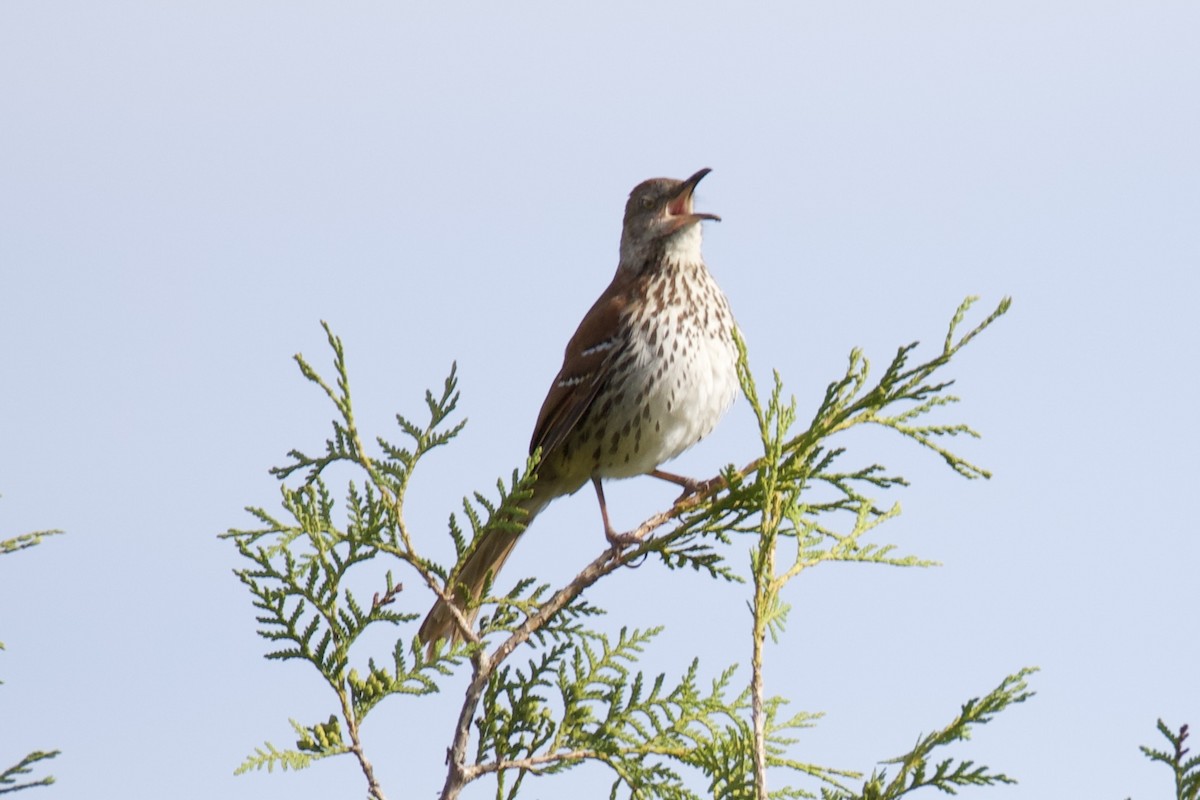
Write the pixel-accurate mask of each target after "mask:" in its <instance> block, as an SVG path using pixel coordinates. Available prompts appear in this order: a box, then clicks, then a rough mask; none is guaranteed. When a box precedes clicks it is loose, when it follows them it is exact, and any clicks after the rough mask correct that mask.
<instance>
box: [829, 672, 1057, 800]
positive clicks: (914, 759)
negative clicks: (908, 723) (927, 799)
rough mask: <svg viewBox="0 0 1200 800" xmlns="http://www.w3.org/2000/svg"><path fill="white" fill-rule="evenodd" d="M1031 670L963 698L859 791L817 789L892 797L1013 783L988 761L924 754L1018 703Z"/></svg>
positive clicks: (858, 797) (844, 797)
mask: <svg viewBox="0 0 1200 800" xmlns="http://www.w3.org/2000/svg"><path fill="white" fill-rule="evenodd" d="M1036 671H1037V670H1036V669H1035V668H1028V667H1027V668H1025V669H1022V670H1020V671H1018V672H1017V673H1015V674H1013V675H1009V676H1008V677H1006V678H1005V679H1004V680H1003V681H1001V682H1000V685H999V686H997V687H996V688H995V689H993V690H992V691H991V692H989V693H988V694H987V695H985V696H984V697H982V698H974V699H971V700H968V701H967V702H966V703H965V704H964V705H963V706H962V710H961V711H960V712H959V714H958V716H956V717H955V718H954V719H953V720H952V721H951V722H950V723H949V724H948V725H946V726H945V727H944V728H942V729H940V730H937V731H934V732H933V733H930V734H926V735H925V736H922V737H920V738H919V739H918V740H917V744H916V745H915V746H914V747H913V749H912V750H910V751H909V752H908V753H906V754H904V755H902V756H900V757H898V758H894V759H891V760H890V761H886V762H884V763H886V764H897V765H899V769H898V770H897V772H896V775H895V776H894V777H893V778H892V779H891V780H890V781H889V780H888V779H887V772H886V770H878V771H876V772H874V773H873V774H872V775H871V777H870V778H869V779H868V780H867V782H866V783H865V784H864V785H863V790H862V792H861V793H859V794H853V793H851V792H848V791H841V790H838V791H831V792H829V793H827V794H826V793H825V792H823V795H825V796H827V797H829V798H831V799H834V798H835V799H836V800H894V799H895V798H899V797H902V796H904V795H906V794H908V793H909V792H912V791H915V790H917V789H921V788H924V787H934V788H936V789H940V790H941V791H943V792H946V793H947V794H956V793H957V791H956V790H957V788H959V787H963V786H991V785H994V784H997V783H1016V781H1015V780H1013V779H1012V778H1010V777H1008V776H1007V775H1005V774H1003V773H993V772H991V771H989V768H988V767H986V766H982V765H979V766H977V765H976V764H975V762H973V761H969V760H965V761H959V762H956V761H955V760H954V759H952V758H946V759H943V760H942V761H939V762H937V763H936V764H933V763H932V762H931V761H930V756H931V755H932V754H933V752H934V751H935V750H937V748H939V747H944V746H946V745H949V744H953V743H955V742H959V741H964V740H967V739H970V738H971V729H972V727H974V726H976V725H984V724H986V723H988V722H990V721H991V720H992V718H994V717H995V715H996V714H999V713H1000V712H1001V711H1004V710H1005V709H1006V708H1008V707H1009V706H1012V705H1015V704H1017V703H1023V702H1025V701H1026V700H1028V699H1029V698H1030V697H1032V696H1033V695H1034V693H1033V692H1032V691H1030V690H1029V686H1028V684H1027V682H1026V678H1027V677H1028V676H1029V675H1031V674H1033V673H1034V672H1036ZM931 767H932V769H931Z"/></svg>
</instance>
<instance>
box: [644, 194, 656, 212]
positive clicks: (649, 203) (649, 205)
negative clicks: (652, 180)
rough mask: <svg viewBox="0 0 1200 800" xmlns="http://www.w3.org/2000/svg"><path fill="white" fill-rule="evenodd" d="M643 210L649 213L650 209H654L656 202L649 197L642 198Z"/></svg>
mask: <svg viewBox="0 0 1200 800" xmlns="http://www.w3.org/2000/svg"><path fill="white" fill-rule="evenodd" d="M642 208H644V209H645V210H647V211H649V210H650V209H652V208H654V201H653V200H651V199H650V198H649V197H643V198H642Z"/></svg>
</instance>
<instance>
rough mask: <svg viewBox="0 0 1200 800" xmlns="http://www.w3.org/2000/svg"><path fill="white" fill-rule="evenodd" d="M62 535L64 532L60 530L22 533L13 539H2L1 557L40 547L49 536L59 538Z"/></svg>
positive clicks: (0, 543) (0, 546)
mask: <svg viewBox="0 0 1200 800" xmlns="http://www.w3.org/2000/svg"><path fill="white" fill-rule="evenodd" d="M61 534H62V531H59V530H50V531H34V532H33V533H22V534H20V535H19V536H14V537H12V538H11V539H0V555H7V554H9V553H15V552H17V551H18V550H24V549H26V548H28V547H33V546H35V545H39V544H41V543H42V540H43V539H45V538H46V537H47V536H59V535H61Z"/></svg>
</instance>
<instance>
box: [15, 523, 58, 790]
mask: <svg viewBox="0 0 1200 800" xmlns="http://www.w3.org/2000/svg"><path fill="white" fill-rule="evenodd" d="M26 546H27V547H29V546H32V545H26ZM61 752H62V751H61V750H34V751H33V752H32V753H29V754H28V755H26V756H25V757H24V758H22V759H21V760H20V761H18V762H17V763H16V764H14V765H12V766H11V767H8V768H7V769H4V770H0V794H8V793H9V792H19V791H21V790H23V789H32V788H33V787H35V786H50V785H51V784H53V783H54V776H53V775H47V776H45V777H44V778H38V779H36V780H27V781H25V782H24V783H18V782H17V781H18V780H21V779H22V778H23V777H24V776H26V775H29V774H30V773H32V772H33V766H34V764H37V763H38V762H40V761H49V760H50V759H52V758H55V757H57V756H58V755H59V753H61Z"/></svg>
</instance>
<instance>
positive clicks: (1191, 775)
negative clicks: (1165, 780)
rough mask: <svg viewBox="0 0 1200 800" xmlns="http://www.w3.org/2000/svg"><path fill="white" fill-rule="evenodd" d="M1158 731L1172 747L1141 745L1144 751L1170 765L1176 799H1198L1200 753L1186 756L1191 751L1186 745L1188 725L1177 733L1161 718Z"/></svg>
mask: <svg viewBox="0 0 1200 800" xmlns="http://www.w3.org/2000/svg"><path fill="white" fill-rule="evenodd" d="M1158 732H1159V733H1161V734H1162V735H1163V737H1164V738H1165V739H1166V740H1167V741H1168V742H1170V743H1171V749H1170V750H1169V751H1163V750H1153V749H1151V748H1149V747H1146V746H1145V745H1141V746H1140V749H1141V751H1142V753H1143V754H1144V755H1145V756H1146V757H1147V758H1149V759H1150V760H1151V761H1158V762H1160V763H1162V764H1166V765H1167V766H1168V767H1170V769H1171V772H1172V773H1173V775H1174V778H1175V800H1197V798H1200V755H1194V756H1192V757H1191V758H1187V757H1186V756H1187V754H1188V752H1190V751H1189V749H1188V748H1187V747H1184V742H1186V741H1187V738H1188V726H1187V725H1181V726H1180V728H1179V733H1175V732H1174V731H1172V730H1171V729H1170V728H1169V727H1167V724H1166V723H1165V722H1163V721H1162V720H1161V719H1160V720H1158Z"/></svg>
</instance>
